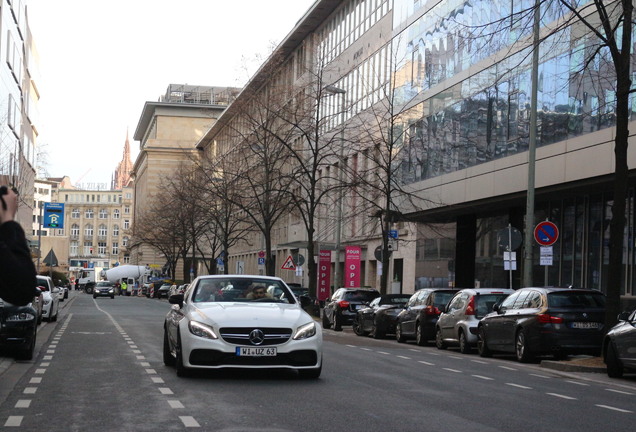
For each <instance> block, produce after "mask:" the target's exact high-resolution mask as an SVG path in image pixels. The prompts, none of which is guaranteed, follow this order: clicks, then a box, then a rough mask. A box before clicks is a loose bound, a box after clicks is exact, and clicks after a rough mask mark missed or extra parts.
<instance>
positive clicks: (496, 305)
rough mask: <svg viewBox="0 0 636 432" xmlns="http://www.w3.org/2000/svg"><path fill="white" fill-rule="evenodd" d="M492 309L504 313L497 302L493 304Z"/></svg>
mask: <svg viewBox="0 0 636 432" xmlns="http://www.w3.org/2000/svg"><path fill="white" fill-rule="evenodd" d="M492 310H493V311H494V312H497V313H504V310H502V308H501V305H500V304H499V303H497V304H495V305H493V307H492Z"/></svg>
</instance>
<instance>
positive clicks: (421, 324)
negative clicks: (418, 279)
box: [395, 288, 459, 345]
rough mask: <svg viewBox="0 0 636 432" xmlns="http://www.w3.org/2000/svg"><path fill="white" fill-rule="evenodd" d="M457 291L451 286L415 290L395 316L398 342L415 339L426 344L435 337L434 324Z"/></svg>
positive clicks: (420, 343)
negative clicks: (441, 308)
mask: <svg viewBox="0 0 636 432" xmlns="http://www.w3.org/2000/svg"><path fill="white" fill-rule="evenodd" d="M457 291H459V290H458V289H453V288H422V289H420V290H417V291H415V293H414V294H413V295H412V296H411V298H409V301H408V302H407V303H406V306H405V308H404V310H403V311H402V312H400V314H399V315H398V317H397V325H396V328H395V338H396V339H397V341H398V342H406V341H407V340H408V339H415V342H416V343H417V344H418V345H426V344H428V343H429V341H431V340H432V339H435V324H436V323H437V319H438V318H439V315H440V313H441V311H440V309H439V308H440V307H442V306H445V305H446V304H447V303H448V302H449V300H450V299H451V298H452V297H453V296H454V295H455V293H456V292H457Z"/></svg>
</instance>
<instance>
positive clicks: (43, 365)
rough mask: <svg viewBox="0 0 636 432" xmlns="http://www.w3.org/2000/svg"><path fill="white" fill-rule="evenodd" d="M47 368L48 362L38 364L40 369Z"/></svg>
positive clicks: (49, 364)
mask: <svg viewBox="0 0 636 432" xmlns="http://www.w3.org/2000/svg"><path fill="white" fill-rule="evenodd" d="M49 366H51V363H49V362H42V363H40V367H43V368H46V367H49Z"/></svg>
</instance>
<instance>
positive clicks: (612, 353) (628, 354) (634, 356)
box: [603, 310, 636, 378]
mask: <svg viewBox="0 0 636 432" xmlns="http://www.w3.org/2000/svg"><path fill="white" fill-rule="evenodd" d="M618 320H619V323H618V324H616V325H615V326H614V327H612V328H611V330H610V331H609V332H607V334H606V335H605V339H604V340H603V360H605V364H606V365H607V375H608V376H609V377H611V378H620V377H621V376H623V372H624V371H625V369H631V370H632V371H636V310H634V311H633V312H631V313H629V312H623V313H621V314H620V315H619V316H618Z"/></svg>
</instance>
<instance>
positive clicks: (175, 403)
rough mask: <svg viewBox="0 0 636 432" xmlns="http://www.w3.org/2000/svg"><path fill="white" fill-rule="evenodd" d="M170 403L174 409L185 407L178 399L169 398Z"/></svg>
mask: <svg viewBox="0 0 636 432" xmlns="http://www.w3.org/2000/svg"><path fill="white" fill-rule="evenodd" d="M168 404H169V405H170V408H174V409H179V408H185V407H184V406H183V404H182V403H181V402H180V401H178V400H169V401H168Z"/></svg>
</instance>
